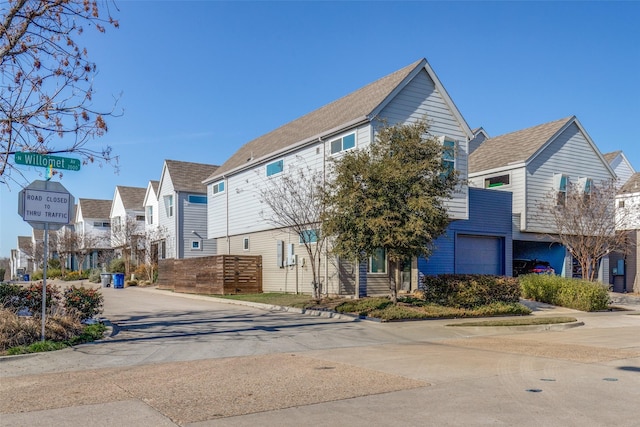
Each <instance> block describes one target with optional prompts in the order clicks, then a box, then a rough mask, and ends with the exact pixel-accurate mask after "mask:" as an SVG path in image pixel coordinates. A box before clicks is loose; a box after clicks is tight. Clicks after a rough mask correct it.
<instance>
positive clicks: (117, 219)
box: [111, 216, 122, 233]
mask: <svg viewBox="0 0 640 427" xmlns="http://www.w3.org/2000/svg"><path fill="white" fill-rule="evenodd" d="M121 221H122V218H120V217H119V216H115V217H113V219H112V220H111V224H112V228H113V231H114V232H116V233H117V232H119V231H120V224H121Z"/></svg>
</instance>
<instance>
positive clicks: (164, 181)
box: [146, 160, 218, 259]
mask: <svg viewBox="0 0 640 427" xmlns="http://www.w3.org/2000/svg"><path fill="white" fill-rule="evenodd" d="M217 168H218V166H216V165H209V164H204V163H192V162H181V161H177V160H165V161H164V165H163V167H162V174H161V177H160V182H159V184H158V192H157V195H158V197H157V200H158V203H157V204H156V206H159V207H160V209H158V208H156V210H157V211H158V214H157V218H158V224H159V226H160V227H161V228H162V233H163V237H162V239H160V240H159V242H158V249H157V251H158V258H160V259H163V258H177V259H183V258H193V257H201V256H206V255H215V254H216V243H217V242H216V240H212V239H209V238H208V237H207V234H208V233H207V187H206V185H205V184H203V181H204V180H205V179H206V178H207V177H208V176H210V175H211V174H213V173H215V171H216V169H217ZM146 203H147V205H146V206H147V208H148V207H149V206H150V205H149V204H148V203H149V200H148V199H147V202H146Z"/></svg>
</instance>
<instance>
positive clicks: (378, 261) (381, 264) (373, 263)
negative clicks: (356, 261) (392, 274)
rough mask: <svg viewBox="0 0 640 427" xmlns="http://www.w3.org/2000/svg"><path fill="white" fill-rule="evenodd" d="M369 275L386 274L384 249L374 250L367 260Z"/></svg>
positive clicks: (385, 253)
mask: <svg viewBox="0 0 640 427" xmlns="http://www.w3.org/2000/svg"><path fill="white" fill-rule="evenodd" d="M369 273H373V274H386V273H387V251H385V250H384V248H379V249H376V250H375V251H374V253H373V255H371V257H370V258H369Z"/></svg>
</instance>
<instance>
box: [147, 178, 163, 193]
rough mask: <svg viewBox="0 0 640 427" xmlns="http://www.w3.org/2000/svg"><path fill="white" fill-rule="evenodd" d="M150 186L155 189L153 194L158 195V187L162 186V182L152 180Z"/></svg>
mask: <svg viewBox="0 0 640 427" xmlns="http://www.w3.org/2000/svg"><path fill="white" fill-rule="evenodd" d="M149 184H151V188H152V189H153V192H154V193H156V194H158V186H159V185H160V181H157V180H153V179H152V180H151V181H149Z"/></svg>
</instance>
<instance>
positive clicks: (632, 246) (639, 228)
mask: <svg viewBox="0 0 640 427" xmlns="http://www.w3.org/2000/svg"><path fill="white" fill-rule="evenodd" d="M616 208H617V213H618V214H619V217H618V223H619V227H618V229H619V232H620V233H624V234H626V238H627V239H626V242H627V244H626V248H625V249H624V250H623V251H620V252H616V253H614V254H612V255H611V276H612V277H611V280H610V283H611V284H612V285H613V290H614V291H615V292H632V291H633V292H639V293H640V250H638V243H639V242H640V172H636V173H634V174H633V175H631V176H630V177H629V179H627V181H626V182H625V184H624V185H623V186H622V187H621V188H620V189H619V190H618V194H617V196H616Z"/></svg>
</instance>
